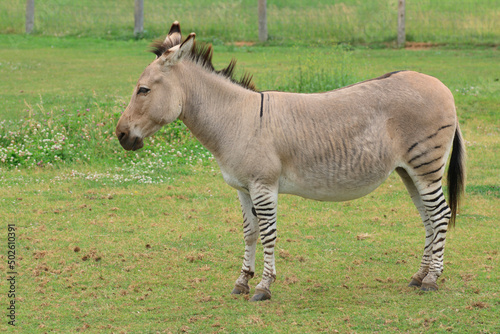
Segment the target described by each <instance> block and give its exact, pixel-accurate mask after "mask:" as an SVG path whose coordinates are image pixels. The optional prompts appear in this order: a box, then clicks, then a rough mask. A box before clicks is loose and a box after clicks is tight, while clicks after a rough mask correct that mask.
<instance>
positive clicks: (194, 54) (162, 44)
mask: <svg viewBox="0 0 500 334" xmlns="http://www.w3.org/2000/svg"><path fill="white" fill-rule="evenodd" d="M169 42H170V40H165V41H163V40H157V41H154V42H153V43H152V44H151V45H150V48H151V49H150V51H151V52H152V53H154V54H155V55H156V56H157V57H160V56H161V55H162V54H164V53H165V52H167V51H168V50H169V49H170V48H171V47H173V46H175V45H177V44H180V43H177V44H174V45H172V44H173V43H169ZM213 53H214V51H213V47H212V44H208V43H197V42H195V43H194V46H193V49H192V50H191V53H190V54H189V59H191V61H193V62H194V63H196V64H199V65H201V66H203V67H204V68H205V69H207V70H208V71H210V72H213V73H216V74H219V75H222V76H223V77H226V78H228V79H229V80H231V82H234V83H236V84H238V85H240V86H242V87H243V88H246V89H250V90H253V91H257V88H256V86H255V83H254V82H253V80H252V78H253V76H252V75H251V74H248V73H244V74H243V75H242V76H241V78H240V79H239V80H237V79H235V77H234V70H235V68H236V59H234V58H233V59H232V60H231V61H230V62H229V65H227V67H225V68H223V69H222V70H219V71H217V70H215V68H214V66H213V64H212V56H213Z"/></svg>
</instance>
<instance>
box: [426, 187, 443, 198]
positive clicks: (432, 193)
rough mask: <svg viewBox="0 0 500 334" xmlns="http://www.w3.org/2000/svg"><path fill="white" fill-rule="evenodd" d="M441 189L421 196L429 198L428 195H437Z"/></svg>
mask: <svg viewBox="0 0 500 334" xmlns="http://www.w3.org/2000/svg"><path fill="white" fill-rule="evenodd" d="M440 190H441V188H437V189H436V190H434V191H431V192H430V193H427V194H423V195H422V196H429V195H434V194H435V193H437V192H438V191H440Z"/></svg>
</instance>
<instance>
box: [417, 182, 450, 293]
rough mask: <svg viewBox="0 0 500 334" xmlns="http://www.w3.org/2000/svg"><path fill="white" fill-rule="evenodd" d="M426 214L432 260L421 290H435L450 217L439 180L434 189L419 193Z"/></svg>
mask: <svg viewBox="0 0 500 334" xmlns="http://www.w3.org/2000/svg"><path fill="white" fill-rule="evenodd" d="M421 197H422V201H423V202H424V206H425V209H426V211H427V214H428V215H429V217H430V221H431V226H432V230H433V238H432V260H431V263H430V266H429V272H428V273H427V275H426V276H425V278H424V279H423V280H422V290H424V291H429V290H437V289H438V286H437V283H436V281H437V279H438V278H439V276H441V274H442V273H443V269H444V264H443V257H444V246H445V243H446V232H447V230H448V223H449V221H450V218H451V210H450V208H449V207H448V204H447V203H446V200H445V198H444V195H443V189H442V188H441V182H439V183H438V186H437V187H436V189H434V190H428V191H427V192H426V193H423V194H422V195H421Z"/></svg>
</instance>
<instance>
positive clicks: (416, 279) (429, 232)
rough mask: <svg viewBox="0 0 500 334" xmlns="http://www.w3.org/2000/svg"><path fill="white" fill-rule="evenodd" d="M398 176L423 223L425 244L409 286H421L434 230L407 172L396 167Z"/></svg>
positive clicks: (427, 263) (430, 258)
mask: <svg viewBox="0 0 500 334" xmlns="http://www.w3.org/2000/svg"><path fill="white" fill-rule="evenodd" d="M396 171H397V172H398V174H399V176H400V177H401V179H402V180H403V183H404V184H405V186H406V189H407V190H408V192H409V193H410V196H411V199H412V201H413V204H415V206H416V208H417V210H418V212H419V213H420V217H421V218H422V222H423V223H424V228H425V246H424V254H423V255H422V261H421V263H420V268H419V269H418V271H417V272H416V273H415V274H414V275H413V276H412V278H411V281H410V284H409V286H414V287H421V286H422V281H423V280H424V278H425V277H426V276H427V274H428V272H429V266H430V264H431V260H432V240H433V238H434V231H433V229H432V224H431V220H430V218H429V215H428V214H427V210H426V208H425V205H424V202H423V201H422V197H421V196H420V193H419V191H418V189H417V187H416V186H415V184H414V183H413V180H412V179H411V177H410V176H409V175H408V173H407V172H406V171H405V170H404V169H402V168H398V169H396Z"/></svg>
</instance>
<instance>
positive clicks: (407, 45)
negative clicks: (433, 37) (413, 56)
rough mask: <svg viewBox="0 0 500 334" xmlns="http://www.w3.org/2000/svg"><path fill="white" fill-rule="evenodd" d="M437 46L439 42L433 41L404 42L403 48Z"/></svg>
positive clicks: (422, 48)
mask: <svg viewBox="0 0 500 334" xmlns="http://www.w3.org/2000/svg"><path fill="white" fill-rule="evenodd" d="M437 46H439V44H435V43H426V42H406V43H405V49H409V50H425V49H430V48H435V47H437Z"/></svg>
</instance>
